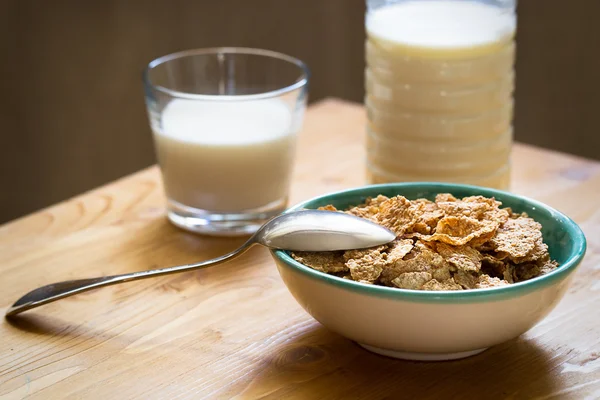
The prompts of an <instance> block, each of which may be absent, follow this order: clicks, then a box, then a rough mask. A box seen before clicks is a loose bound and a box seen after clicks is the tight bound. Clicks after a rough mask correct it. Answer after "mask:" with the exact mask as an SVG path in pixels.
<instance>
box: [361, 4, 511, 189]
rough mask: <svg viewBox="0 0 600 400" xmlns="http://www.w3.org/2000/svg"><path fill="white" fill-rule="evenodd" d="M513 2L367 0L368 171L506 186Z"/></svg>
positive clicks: (372, 176)
mask: <svg viewBox="0 0 600 400" xmlns="http://www.w3.org/2000/svg"><path fill="white" fill-rule="evenodd" d="M515 7H516V0H367V15H366V21H365V23H366V31H367V42H366V61H367V68H366V76H365V82H366V98H365V103H366V107H367V113H368V127H367V176H368V180H369V181H370V183H385V182H403V181H442V182H456V183H468V184H474V185H480V186H488V187H493V188H498V189H508V188H509V183H510V151H511V145H512V141H513V130H512V115H513V89H514V59H515V40H514V38H515V31H516V12H515Z"/></svg>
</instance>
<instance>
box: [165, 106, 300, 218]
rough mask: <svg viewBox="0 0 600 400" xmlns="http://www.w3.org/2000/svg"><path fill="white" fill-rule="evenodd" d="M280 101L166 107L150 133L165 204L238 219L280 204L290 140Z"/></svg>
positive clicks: (290, 124)
mask: <svg viewBox="0 0 600 400" xmlns="http://www.w3.org/2000/svg"><path fill="white" fill-rule="evenodd" d="M292 119H293V118H292V113H291V111H290V109H289V107H288V106H287V105H286V104H285V103H284V102H283V101H282V100H279V99H264V100H252V101H212V102H211V101H198V100H183V99H176V100H172V101H171V102H170V103H169V104H168V105H167V106H166V108H165V109H164V110H163V112H162V117H161V123H160V125H161V126H160V127H156V128H155V129H154V138H155V142H156V150H157V156H158V160H159V164H160V167H161V171H162V175H163V181H164V185H165V190H166V194H167V197H168V198H169V200H170V201H171V202H175V203H178V204H177V206H179V207H180V206H181V205H183V206H187V207H192V208H195V209H200V210H208V211H212V212H222V213H225V212H239V211H242V210H252V209H256V208H260V207H263V206H266V205H268V204H271V203H274V202H278V201H283V202H285V201H286V196H287V193H288V189H289V184H290V182H289V179H290V170H291V168H292V162H293V159H294V148H295V140H296V132H295V131H294V127H293V121H292Z"/></svg>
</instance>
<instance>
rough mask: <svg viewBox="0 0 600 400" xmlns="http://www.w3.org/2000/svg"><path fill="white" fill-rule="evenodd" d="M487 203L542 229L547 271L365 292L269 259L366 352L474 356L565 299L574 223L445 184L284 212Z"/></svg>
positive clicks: (355, 194)
mask: <svg viewBox="0 0 600 400" xmlns="http://www.w3.org/2000/svg"><path fill="white" fill-rule="evenodd" d="M438 193H451V194H453V195H454V196H456V197H465V196H474V195H482V196H485V197H494V198H496V200H499V201H501V202H502V207H511V208H512V209H513V211H515V212H519V213H521V212H526V213H527V214H528V215H529V216H530V217H532V218H533V219H534V220H536V221H538V222H539V223H540V224H541V225H542V233H543V236H544V241H545V242H546V244H547V245H548V250H549V252H550V256H551V257H552V258H553V259H554V260H556V261H557V262H558V263H559V267H558V268H556V269H555V270H554V271H552V272H550V273H548V274H546V275H542V276H539V277H536V278H532V279H530V280H527V281H523V282H518V283H514V284H510V285H507V286H502V287H494V288H487V289H474V290H460V291H424V290H407V289H398V288H392V287H386V286H376V285H369V284H364V283H360V282H355V281H352V280H348V279H343V278H340V277H337V276H334V275H329V274H326V273H323V272H320V271H317V270H314V269H312V268H310V267H308V266H305V265H303V264H301V263H299V262H297V261H296V260H294V259H293V258H292V257H291V256H290V254H289V253H288V252H285V251H281V250H277V251H272V252H271V254H272V256H273V258H274V260H275V263H276V264H277V268H278V270H279V273H280V275H281V277H282V279H283V281H284V283H285V285H286V286H287V287H288V289H289V291H290V292H291V293H292V295H293V296H294V298H295V299H296V300H297V301H298V303H299V304H300V305H301V306H302V307H303V308H304V309H305V310H306V311H307V312H308V313H309V314H310V315H312V316H313V317H314V318H315V319H316V320H317V321H319V322H320V323H321V324H322V325H324V326H325V327H327V328H328V329H330V330H331V331H333V332H336V333H338V334H340V335H342V336H344V337H346V338H349V339H351V340H353V341H355V342H357V343H358V344H359V345H361V346H362V347H364V348H365V349H367V350H370V351H372V352H375V353H379V354H382V355H386V356H390V357H395V358H402V359H410V360H430V361H435V360H451V359H458V358H463V357H468V356H471V355H475V354H478V353H480V352H482V351H484V350H486V349H487V348H489V347H491V346H494V345H497V344H500V343H503V342H506V341H508V340H510V339H513V338H516V337H517V336H519V335H521V334H522V333H524V332H526V331H527V330H529V329H530V328H531V327H533V326H534V325H535V324H536V323H538V322H539V321H540V320H541V319H542V318H544V317H545V316H546V315H547V314H548V313H549V312H550V311H552V309H553V308H554V307H555V306H556V305H557V304H558V302H559V301H560V299H561V298H562V297H563V296H564V294H565V292H566V291H567V288H568V286H569V283H570V281H571V278H572V274H573V272H574V271H575V269H576V268H577V266H578V265H579V264H580V262H581V260H582V259H583V256H584V254H585V250H586V240H585V236H584V235H583V232H582V231H581V229H580V228H579V227H578V226H577V224H576V223H575V222H573V221H572V220H571V219H569V218H568V217H567V216H565V215H564V214H562V213H560V212H559V211H557V210H555V209H553V208H551V207H549V206H547V205H544V204H542V203H540V202H538V201H535V200H532V199H528V198H525V197H522V196H518V195H516V194H512V193H508V192H503V191H499V190H494V189H488V188H482V187H477V186H469V185H459V184H445V183H421V182H415V183H395V184H382V185H371V186H364V187H360V188H356V189H350V190H345V191H342V192H337V193H332V194H327V195H324V196H320V197H317V198H314V199H311V200H308V201H305V202H303V203H300V204H298V205H296V206H294V207H292V208H291V209H289V210H288V211H287V212H289V211H294V210H298V209H302V208H308V209H314V208H318V207H321V206H325V205H328V204H332V205H334V206H335V207H337V208H338V209H346V208H347V207H350V206H353V205H357V204H360V203H363V202H364V201H365V199H366V198H367V197H376V196H377V195H379V194H383V195H385V196H388V197H392V196H396V195H402V196H405V197H406V198H408V199H411V200H412V199H417V198H423V197H424V198H428V199H433V198H434V197H435V196H436V195H437V194H438Z"/></svg>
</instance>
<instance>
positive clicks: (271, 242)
mask: <svg viewBox="0 0 600 400" xmlns="http://www.w3.org/2000/svg"><path fill="white" fill-rule="evenodd" d="M394 239H395V234H394V233H393V232H392V231H390V230H388V229H386V228H384V227H382V226H380V225H377V224H375V223H373V222H371V221H368V220H366V219H363V218H359V217H355V216H353V215H350V214H345V213H341V212H335V211H321V210H302V211H296V212H291V213H287V214H281V215H279V216H277V217H274V218H272V219H271V220H269V221H267V222H266V223H265V224H264V225H263V226H262V227H261V228H260V229H259V230H258V231H257V232H256V233H255V234H254V235H252V237H250V239H248V241H247V242H246V243H244V244H243V245H242V246H241V247H240V248H238V249H237V250H234V251H232V252H231V253H228V254H225V255H224V256H221V257H217V258H213V259H212V260H206V261H202V262H199V263H196V264H188V265H179V266H176V267H169V268H161V269H155V270H150V271H140V272H132V273H129V274H122V275H112V276H104V277H100V278H89V279H78V280H74V281H65V282H57V283H52V284H50V285H46V286H42V287H40V288H38V289H35V290H32V291H31V292H29V293H27V294H26V295H25V296H23V297H21V298H20V299H19V300H17V301H16V303H15V304H13V305H12V307H10V308H9V309H8V310H7V311H6V316H7V317H10V316H13V315H17V314H19V313H22V312H23V311H27V310H31V309H32V308H36V307H39V306H41V305H44V304H48V303H51V302H53V301H56V300H60V299H63V298H65V297H69V296H73V295H75V294H78V293H83V292H87V291H88V290H92V289H97V288H100V287H104V286H110V285H116V284H117V283H123V282H130V281H135V280H138V279H145V278H153V277H155V276H161V275H167V274H174V273H177V272H184V271H191V270H194V269H200V268H206V267H209V266H212V265H216V264H220V263H222V262H225V261H229V260H231V259H232V258H235V257H237V256H239V255H240V254H242V253H244V252H245V251H246V250H248V249H249V248H250V247H252V246H254V245H255V244H261V245H263V246H266V247H268V248H271V249H283V250H293V251H334V250H349V249H364V248H368V247H373V246H379V245H382V244H386V243H389V242H391V241H392V240H394Z"/></svg>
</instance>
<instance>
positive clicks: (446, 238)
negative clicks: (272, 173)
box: [292, 193, 558, 291]
mask: <svg viewBox="0 0 600 400" xmlns="http://www.w3.org/2000/svg"><path fill="white" fill-rule="evenodd" d="M320 209H322V210H328V211H339V212H346V213H349V214H352V215H356V216H358V217H361V218H366V219H368V220H371V221H373V222H376V223H378V224H380V225H382V226H385V227H387V228H389V229H391V230H392V231H394V232H395V233H396V235H397V236H396V240H394V241H393V242H392V243H390V244H388V245H385V246H378V247H375V248H371V249H361V250H349V251H345V252H292V257H293V258H294V259H295V260H296V261H298V262H300V263H302V264H304V265H306V266H308V267H310V268H313V269H315V270H318V271H320V272H323V273H327V274H331V275H335V276H338V277H341V278H344V279H351V280H354V281H357V282H362V283H366V284H371V285H382V286H390V287H394V288H398V289H409V290H433V291H440V290H441V291H446V290H478V289H488V288H495V287H502V286H506V285H510V284H514V283H518V282H522V281H525V280H528V279H533V278H535V277H537V276H540V275H544V274H547V273H550V272H552V271H554V270H555V269H556V268H557V267H558V264H557V263H556V261H553V260H551V259H550V255H549V253H548V246H547V245H546V244H545V243H544V240H543V236H542V232H541V225H540V224H539V223H538V222H536V221H534V220H533V219H532V218H530V217H529V216H528V215H527V214H525V213H521V214H518V213H514V212H513V211H512V210H511V209H510V208H502V203H500V202H499V201H497V200H496V199H494V198H486V197H484V196H469V197H464V198H462V199H459V198H456V197H455V196H453V195H452V194H450V193H440V194H438V195H437V196H436V198H435V201H431V200H428V199H416V200H408V199H407V198H405V197H403V196H394V197H391V198H389V197H386V196H383V195H379V196H377V197H374V198H369V199H367V200H366V201H365V202H364V203H362V204H358V205H356V206H354V207H351V208H349V209H347V210H338V209H337V208H335V207H334V206H332V205H327V206H324V207H320Z"/></svg>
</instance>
